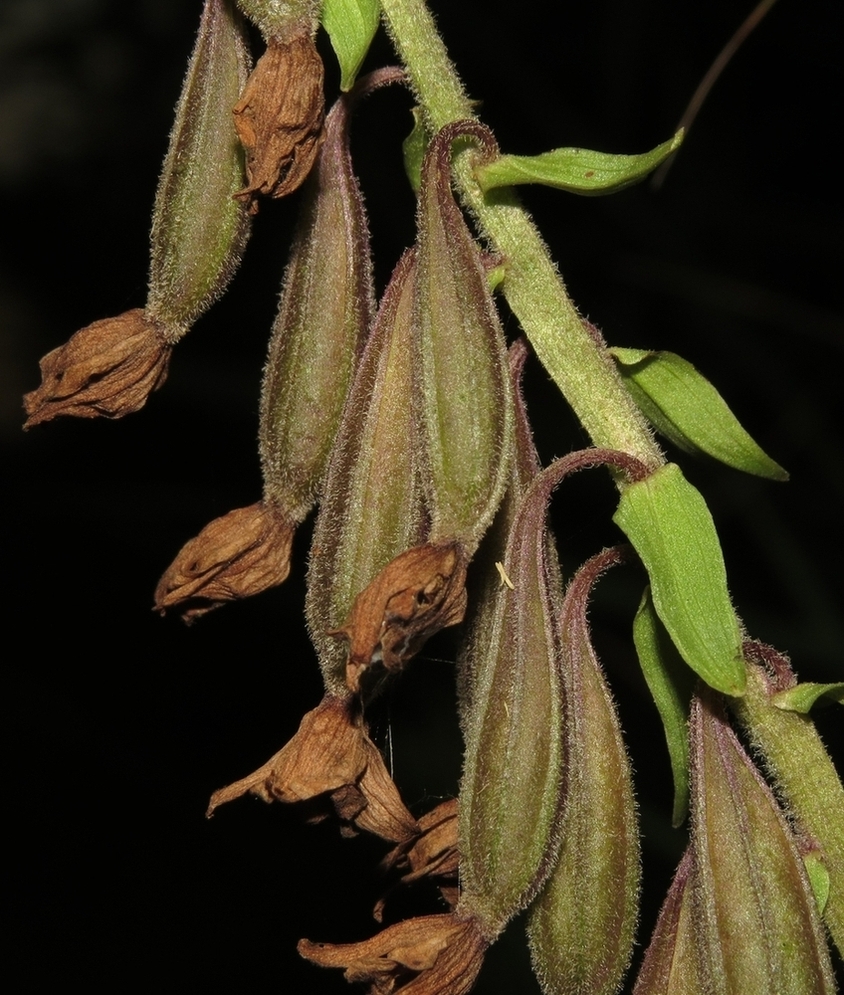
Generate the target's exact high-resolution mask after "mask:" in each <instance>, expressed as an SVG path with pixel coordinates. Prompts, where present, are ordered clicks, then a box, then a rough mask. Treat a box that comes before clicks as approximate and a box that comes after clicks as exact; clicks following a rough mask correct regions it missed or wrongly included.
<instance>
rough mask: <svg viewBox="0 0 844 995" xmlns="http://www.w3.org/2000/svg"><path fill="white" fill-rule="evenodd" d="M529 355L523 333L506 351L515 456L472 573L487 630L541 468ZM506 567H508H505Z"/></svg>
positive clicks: (462, 704)
mask: <svg viewBox="0 0 844 995" xmlns="http://www.w3.org/2000/svg"><path fill="white" fill-rule="evenodd" d="M527 357H528V345H527V342H526V341H525V340H524V339H517V341H515V342H514V343H513V344H512V345H511V346H510V348H509V350H508V352H507V363H508V368H509V373H510V384H511V388H512V391H513V405H514V413H515V442H516V446H515V450H516V451H515V456H514V459H513V464H512V470H511V475H510V476H511V480H510V486H509V487H508V488H507V491H506V493H505V495H504V500H503V501H502V502H501V507H500V508H499V509H498V513H497V514H496V516H495V519H494V521H493V524H492V527H491V528H490V530H489V533H488V534H487V536H486V537H485V540H484V542H483V544H482V545H481V548H480V550H479V552H478V556H477V557H476V558H475V560H474V562H473V570H472V572H473V575H474V577H476V578H479V583H478V585H477V590H476V591H475V592H472V593H470V596H469V605H470V612H471V621H470V622H469V633H477V634H482V633H484V632H485V631H486V630H487V628H488V627H489V626H490V625H492V624H493V619H494V617H495V611H496V599H497V596H498V592H499V590H500V589H501V587H502V586H503V585H506V581H505V579H504V576H503V575H502V573H501V570H502V569H503V563H504V560H505V558H506V551H507V537H508V536H509V534H510V530H511V528H512V526H513V521H514V519H515V516H516V509H517V508H518V505H519V501H520V500H521V499H522V497H524V493H525V491H526V490H527V488H528V487H529V485H530V483H531V481H532V480H533V478H534V477H535V476H536V475H537V474H538V473H539V470H540V463H539V456H538V455H537V453H536V447H535V446H534V444H533V435H532V433H531V428H530V422H529V421H528V415H527V408H526V406H525V401H524V397H523V395H522V372H523V370H524V366H525V362H526V360H527ZM505 573H506V571H505ZM472 638H474V636H472V637H470V638H468V639H466V640H465V641H464V648H463V651H462V652H461V654H460V656H459V658H458V661H457V664H458V669H457V695H458V703H459V708H460V723H461V726H463V727H464V730H465V723H466V720H467V716H468V715H469V714H470V712H471V701H472V687H473V685H474V674H473V671H472V668H473V666H474V664H475V662H476V656H477V654H476V653H473V652H472V650H471V644H472Z"/></svg>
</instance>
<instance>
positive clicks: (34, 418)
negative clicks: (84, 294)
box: [24, 0, 249, 428]
mask: <svg viewBox="0 0 844 995" xmlns="http://www.w3.org/2000/svg"><path fill="white" fill-rule="evenodd" d="M248 72H249V54H248V51H247V48H246V40H245V35H244V28H243V24H242V22H241V19H240V17H239V16H238V15H237V13H236V11H234V10H233V8H232V5H231V3H230V2H229V0H206V3H205V7H204V9H203V12H202V18H201V20H200V25H199V33H198V35H197V39H196V44H195V45H194V49H193V53H192V55H191V58H190V62H189V65H188V71H187V75H186V76H185V81H184V84H183V85H182V92H181V96H180V97H179V102H178V104H177V106H176V118H175V122H174V125H173V130H172V131H171V133H170V144H169V148H168V151H167V155H166V157H165V159H164V166H163V168H162V172H161V178H160V180H159V183H158V191H157V193H156V197H155V207H154V210H153V218H152V231H151V233H150V271H149V292H148V295H147V303H146V307H145V308H143V309H141V308H135V309H133V310H131V311H127V312H125V313H124V314H121V315H118V316H117V317H114V318H105V319H103V320H101V321H95V322H94V323H93V324H91V325H87V326H86V327H85V328H82V329H80V330H79V331H78V332H76V334H75V335H73V336H72V337H71V338H70V340H69V341H68V342H67V343H66V344H65V345H63V346H60V347H59V348H57V349H53V350H52V352H50V353H48V354H47V355H46V356H45V357H44V358H43V359H42V360H41V379H42V382H41V386H40V387H39V388H38V389H37V390H34V391H32V392H30V393H29V394H26V395H25V396H24V407H25V408H26V413H27V421H26V424H25V426H24V427H25V428H29V427H31V426H33V425H37V424H40V423H41V422H45V421H50V420H51V419H53V418H55V417H57V416H58V415H73V416H75V417H78V418H96V417H105V418H122V417H123V416H124V415H127V414H130V413H131V412H133V411H138V410H139V409H140V408H142V407H143V406H144V404H146V401H147V398H148V397H149V395H150V394H151V393H152V391H154V390H157V389H158V388H159V387H160V386H161V384H162V383H163V382H164V380H165V379H166V377H167V367H168V364H169V361H170V353H171V350H172V348H173V345H174V344H175V343H176V342H177V341H178V340H179V339H180V338H182V336H183V335H184V334H185V333H186V332H187V331H188V329H189V328H190V327H191V325H192V324H193V322H194V321H196V319H197V318H198V317H199V315H200V314H202V312H203V311H205V310H206V309H207V308H208V307H209V306H210V305H211V304H212V303H213V302H214V301H215V300H216V299H217V298H218V297H219V296H220V294H221V293H222V292H223V290H224V289H225V287H226V285H227V284H228V282H229V280H230V279H231V277H232V275H233V273H234V271H235V270H236V269H237V266H238V264H239V262H240V257H241V255H242V253H243V249H244V247H245V245H246V239H247V237H248V234H249V220H248V216H247V213H246V211H245V210H244V208H243V207H242V206H241V205H240V204H237V203H235V202H234V201H233V200H232V195H233V194H234V192H235V191H236V190H237V189H238V187H239V186H240V185H241V184H242V182H243V153H242V150H241V148H240V145H239V143H238V140H237V135H236V134H235V130H234V125H233V123H232V120H231V107H232V105H233V103H234V102H235V101H236V100H237V97H238V94H239V93H240V90H241V88H242V86H243V84H244V82H245V81H246V77H247V74H248Z"/></svg>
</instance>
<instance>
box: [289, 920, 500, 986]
mask: <svg viewBox="0 0 844 995" xmlns="http://www.w3.org/2000/svg"><path fill="white" fill-rule="evenodd" d="M488 946H489V942H488V940H487V939H486V938H485V937H484V936H483V934H482V933H481V930H480V929H479V927H478V924H477V922H476V921H475V920H473V919H459V918H458V917H457V916H456V915H454V914H453V913H446V914H444V915H436V916H421V917H420V918H418V919H407V920H405V921H404V922H399V923H396V924H395V925H394V926H390V927H388V928H387V929H385V930H383V931H382V932H380V933H378V935H377V936H373V937H372V939H370V940H364V941H363V942H361V943H312V942H311V941H310V940H300V941H299V947H298V950H299V953H300V954H301V955H302V956H303V957H304V958H305V959H306V960H309V961H311V962H312V963H314V964H319V966H320V967H341V968H345V973H344V977H345V979H346V981H348V982H350V983H355V982H357V983H359V984H366V985H368V988H367V989H366V991H367V995H390V993H392V992H402V995H466V993H467V992H469V991H471V990H472V986H473V985H474V983H475V979H476V978H477V976H478V972H479V971H480V969H481V964H482V963H483V958H484V954H485V953H486V949H487V947H488Z"/></svg>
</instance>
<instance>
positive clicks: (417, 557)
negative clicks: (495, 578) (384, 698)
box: [334, 543, 466, 691]
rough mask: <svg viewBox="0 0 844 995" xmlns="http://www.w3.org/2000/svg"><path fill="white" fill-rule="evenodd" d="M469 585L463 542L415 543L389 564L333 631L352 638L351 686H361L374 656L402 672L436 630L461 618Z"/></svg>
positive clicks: (361, 594) (350, 640) (350, 687)
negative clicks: (341, 624) (419, 544)
mask: <svg viewBox="0 0 844 995" xmlns="http://www.w3.org/2000/svg"><path fill="white" fill-rule="evenodd" d="M465 584H466V555H465V553H464V552H463V549H462V547H461V546H460V545H459V543H440V544H427V545H423V546H414V548H413V549H408V550H406V551H405V552H404V553H401V554H400V555H399V556H397V557H396V558H395V559H394V560H393V561H392V562H390V563H388V564H387V566H386V567H384V569H383V570H382V571H381V572H380V573H379V574H378V576H377V577H376V578H375V580H373V581H372V583H371V584H370V585H369V586H368V587H367V588H366V589H365V590H364V591H362V592H361V593H360V594H359V595H358V596H357V598H355V603H354V606H353V607H352V613H351V615H350V616H349V620H348V621H347V622H346V624H345V625H344V626H343V627H342V629H339V630H337V631H336V632H335V633H334V635H338V636H345V637H346V638H347V639H348V640H349V644H350V646H349V662H348V664H347V668H346V682H347V684H348V687H349V689H350V690H352V691H356V690H357V689H358V687H359V683H360V675H361V673H362V672H363V671H364V670H365V669H366V668H367V667H369V665H370V664H371V663H372V662H373V660H377V659H380V660H381V661H382V662H383V664H384V666H385V667H386V668H387V670H398V669H400V668H401V666H402V665H403V664H404V663H405V662H406V661H407V660H409V659H410V658H411V657H412V656H413V655H414V654H415V653H417V652H418V651H419V649H420V648H421V647H422V645H423V643H424V642H425V641H426V640H427V639H429V638H430V637H431V636H432V635H434V633H435V632H439V631H440V629H444V628H447V627H448V626H450V625H457V623H458V622H461V621H462V620H463V615H464V614H465V612H466V590H465Z"/></svg>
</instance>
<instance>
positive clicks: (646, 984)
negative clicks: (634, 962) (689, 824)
mask: <svg viewBox="0 0 844 995" xmlns="http://www.w3.org/2000/svg"><path fill="white" fill-rule="evenodd" d="M691 876H692V851H691V849H687V850H686V852H685V854H684V855H683V859H682V860H681V861H680V866H679V867H678V868H677V873H676V874H675V875H674V880H673V881H672V882H671V887H670V888H669V890H668V894H667V895H666V898H665V901H664V902H663V905H662V909H661V910H660V913H659V919H658V920H657V923H656V926H655V927H654V933H653V937H652V938H651V942H650V944H649V946H648V949H647V950H646V951H645V958H644V960H643V961H642V967H641V969H640V971H639V976H638V978H637V979H636V985H635V987H634V988H633V995H701V993H702V992H704V990H705V989H704V987H703V984H702V982H701V979H700V969H699V967H698V951H697V938H696V937H695V930H694V921H693V918H692V885H691Z"/></svg>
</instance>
